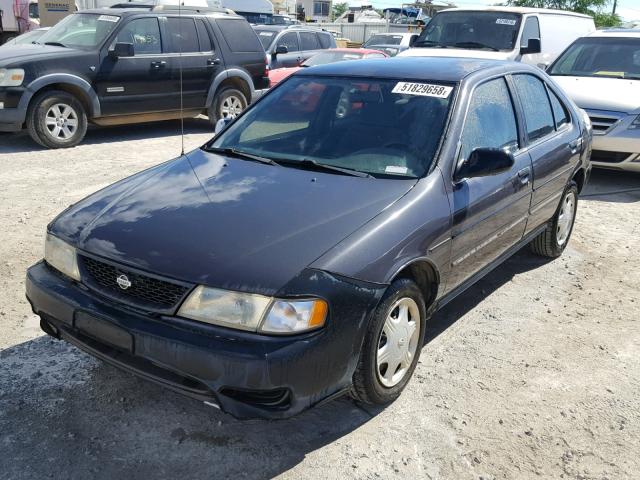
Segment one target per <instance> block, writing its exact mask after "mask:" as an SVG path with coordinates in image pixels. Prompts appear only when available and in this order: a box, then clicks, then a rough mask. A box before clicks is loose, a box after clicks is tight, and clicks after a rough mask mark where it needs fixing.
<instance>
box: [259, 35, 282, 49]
mask: <svg viewBox="0 0 640 480" xmlns="http://www.w3.org/2000/svg"><path fill="white" fill-rule="evenodd" d="M256 33H257V34H258V38H259V39H260V43H261V44H262V48H264V49H265V50H268V49H269V45H271V42H273V38H274V37H275V36H276V34H277V33H278V32H272V31H269V30H256Z"/></svg>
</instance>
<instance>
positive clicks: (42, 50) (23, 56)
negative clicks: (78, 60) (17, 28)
mask: <svg viewBox="0 0 640 480" xmlns="http://www.w3.org/2000/svg"><path fill="white" fill-rule="evenodd" d="M69 52H78V50H75V49H71V48H66V47H55V46H53V45H39V44H33V43H32V44H25V45H11V46H10V47H7V48H0V65H5V64H8V63H11V62H15V61H22V60H37V59H40V58H50V57H52V56H55V55H57V56H59V57H63V56H64V57H66V56H68V55H69Z"/></svg>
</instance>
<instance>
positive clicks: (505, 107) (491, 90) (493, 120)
mask: <svg viewBox="0 0 640 480" xmlns="http://www.w3.org/2000/svg"><path fill="white" fill-rule="evenodd" d="M476 148H500V149H506V150H509V151H514V150H516V149H517V148H518V127H517V124H516V116H515V111H514V109H513V102H512V100H511V95H510V94H509V89H508V88H507V84H506V82H505V80H504V78H498V79H496V80H490V81H488V82H486V83H483V84H482V85H479V86H478V87H477V88H476V89H475V91H474V92H473V98H472V100H471V104H470V105H469V113H468V114H467V119H466V122H465V125H464V131H463V132H462V149H461V151H460V154H461V158H465V159H466V158H468V157H469V154H470V153H471V152H472V151H473V150H474V149H476Z"/></svg>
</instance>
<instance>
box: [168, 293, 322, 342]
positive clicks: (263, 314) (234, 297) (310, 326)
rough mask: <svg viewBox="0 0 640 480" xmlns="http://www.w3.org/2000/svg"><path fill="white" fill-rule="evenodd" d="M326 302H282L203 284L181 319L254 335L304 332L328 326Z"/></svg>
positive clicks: (316, 300)
mask: <svg viewBox="0 0 640 480" xmlns="http://www.w3.org/2000/svg"><path fill="white" fill-rule="evenodd" d="M327 310H328V307H327V303H326V302H325V301H324V300H319V299H308V300H300V301H298V300H281V299H273V298H271V297H265V296H262V295H256V294H250V293H241V292H231V291H228V290H220V289H217V288H208V287H203V286H202V285H199V286H198V287H196V289H195V290H194V291H193V292H191V294H190V295H189V297H188V298H187V299H186V300H185V302H184V303H183V304H182V306H181V307H180V310H179V311H178V316H180V317H185V318H190V319H192V320H197V321H199V322H203V323H209V324H212V325H220V326H223V327H229V328H237V329H240V330H248V331H252V332H258V331H260V332H265V333H280V334H286V333H301V332H304V331H308V330H314V329H316V328H319V327H322V326H323V325H324V322H325V319H326V315H327Z"/></svg>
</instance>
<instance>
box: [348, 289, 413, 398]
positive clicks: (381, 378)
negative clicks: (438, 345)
mask: <svg viewBox="0 0 640 480" xmlns="http://www.w3.org/2000/svg"><path fill="white" fill-rule="evenodd" d="M425 321H426V309H425V304H424V299H423V297H422V293H421V292H420V289H419V288H418V286H417V285H416V284H415V282H413V281H412V280H409V279H399V280H396V281H395V282H393V283H392V284H391V285H390V286H389V289H388V290H387V292H386V293H385V296H384V297H383V299H382V301H381V302H380V305H378V308H377V309H376V311H375V313H374V316H373V318H372V320H371V322H370V324H369V328H368V330H367V333H366V336H365V340H364V344H363V346H362V351H361V352H360V359H359V361H358V366H357V367H356V371H355V373H354V375H353V387H352V392H351V394H352V396H353V397H354V398H355V399H356V400H358V401H360V402H362V403H367V404H378V405H384V404H386V403H389V402H392V401H393V400H395V399H396V398H398V396H399V395H400V393H401V392H402V390H404V388H405V387H406V385H407V383H408V382H409V379H410V378H411V375H413V371H414V370H415V368H416V365H417V363H418V358H419V356H420V350H421V348H422V343H423V341H424V332H425Z"/></svg>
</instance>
